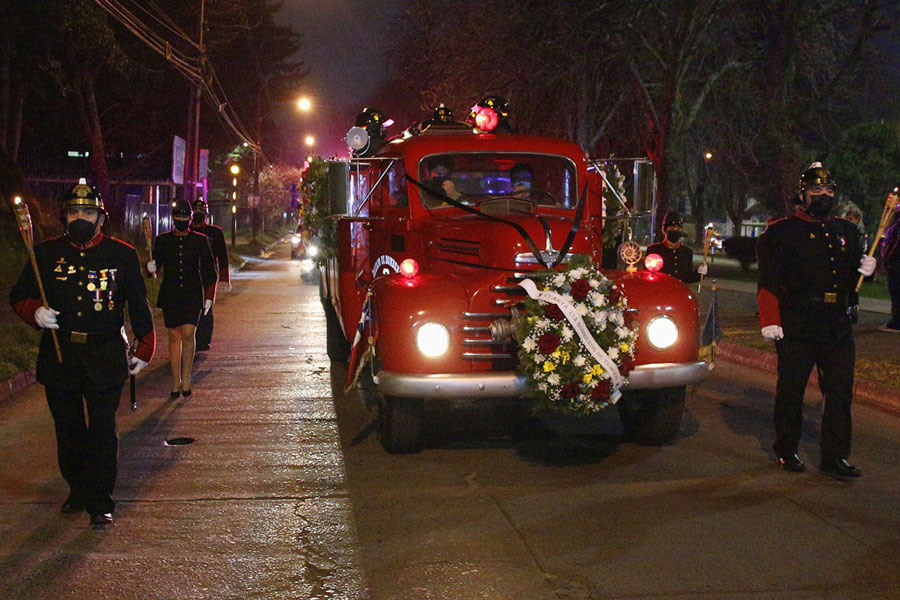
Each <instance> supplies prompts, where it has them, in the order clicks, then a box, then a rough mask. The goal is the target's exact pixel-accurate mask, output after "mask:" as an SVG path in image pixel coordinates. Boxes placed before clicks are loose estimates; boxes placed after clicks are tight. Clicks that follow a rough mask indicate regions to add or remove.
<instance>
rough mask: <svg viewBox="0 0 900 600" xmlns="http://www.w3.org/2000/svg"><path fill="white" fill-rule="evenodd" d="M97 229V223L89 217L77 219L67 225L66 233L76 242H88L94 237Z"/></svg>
mask: <svg viewBox="0 0 900 600" xmlns="http://www.w3.org/2000/svg"><path fill="white" fill-rule="evenodd" d="M96 229H97V224H96V223H91V222H90V221H88V220H87V219H75V220H74V221H70V222H69V224H68V225H66V233H68V234H69V239H70V240H72V241H73V242H75V243H76V244H87V243H88V242H89V241H91V238H93V237H94V231H96Z"/></svg>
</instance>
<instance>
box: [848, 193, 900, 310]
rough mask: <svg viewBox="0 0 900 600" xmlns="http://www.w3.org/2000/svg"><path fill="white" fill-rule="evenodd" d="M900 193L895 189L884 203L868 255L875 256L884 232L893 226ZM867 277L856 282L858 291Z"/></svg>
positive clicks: (862, 277)
mask: <svg viewBox="0 0 900 600" xmlns="http://www.w3.org/2000/svg"><path fill="white" fill-rule="evenodd" d="M898 193H900V188H894V190H893V191H892V192H891V193H890V194H888V197H887V200H885V201H884V209H883V210H882V211H881V221H879V222H878V231H877V232H876V233H875V239H874V240H872V247H871V248H869V252H868V255H869V256H875V250H877V249H878V243H879V242H880V241H881V238H883V237H884V230H885V229H887V227H888V225H890V224H891V219H893V218H894V211H895V210H897V201H898V199H900V198H898V196H897V194H898ZM865 278H866V276H865V275H860V276H859V279H858V280H857V282H856V291H857V292H858V291H859V288H860V287H861V286H862V282H863V279H865Z"/></svg>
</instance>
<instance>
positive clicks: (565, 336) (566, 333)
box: [559, 327, 575, 342]
mask: <svg viewBox="0 0 900 600" xmlns="http://www.w3.org/2000/svg"><path fill="white" fill-rule="evenodd" d="M573 335H575V332H574V331H572V328H571V327H565V328H564V329H563V330H562V333H561V334H560V336H559V337H561V338H562V341H564V342H568V341H569V340H571V339H572V336H573Z"/></svg>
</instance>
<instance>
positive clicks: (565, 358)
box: [560, 352, 569, 364]
mask: <svg viewBox="0 0 900 600" xmlns="http://www.w3.org/2000/svg"><path fill="white" fill-rule="evenodd" d="M560 358H561V359H562V361H561V362H562V364H566V363H567V362H569V353H568V352H562V353H560Z"/></svg>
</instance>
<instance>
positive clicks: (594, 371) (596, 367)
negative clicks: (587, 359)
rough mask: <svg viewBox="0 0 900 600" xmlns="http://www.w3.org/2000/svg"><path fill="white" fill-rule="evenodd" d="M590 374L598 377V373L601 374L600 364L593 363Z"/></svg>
mask: <svg viewBox="0 0 900 600" xmlns="http://www.w3.org/2000/svg"><path fill="white" fill-rule="evenodd" d="M591 374H592V375H596V376H597V377H600V375H602V374H603V367H601V366H600V365H594V366H593V367H591Z"/></svg>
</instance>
